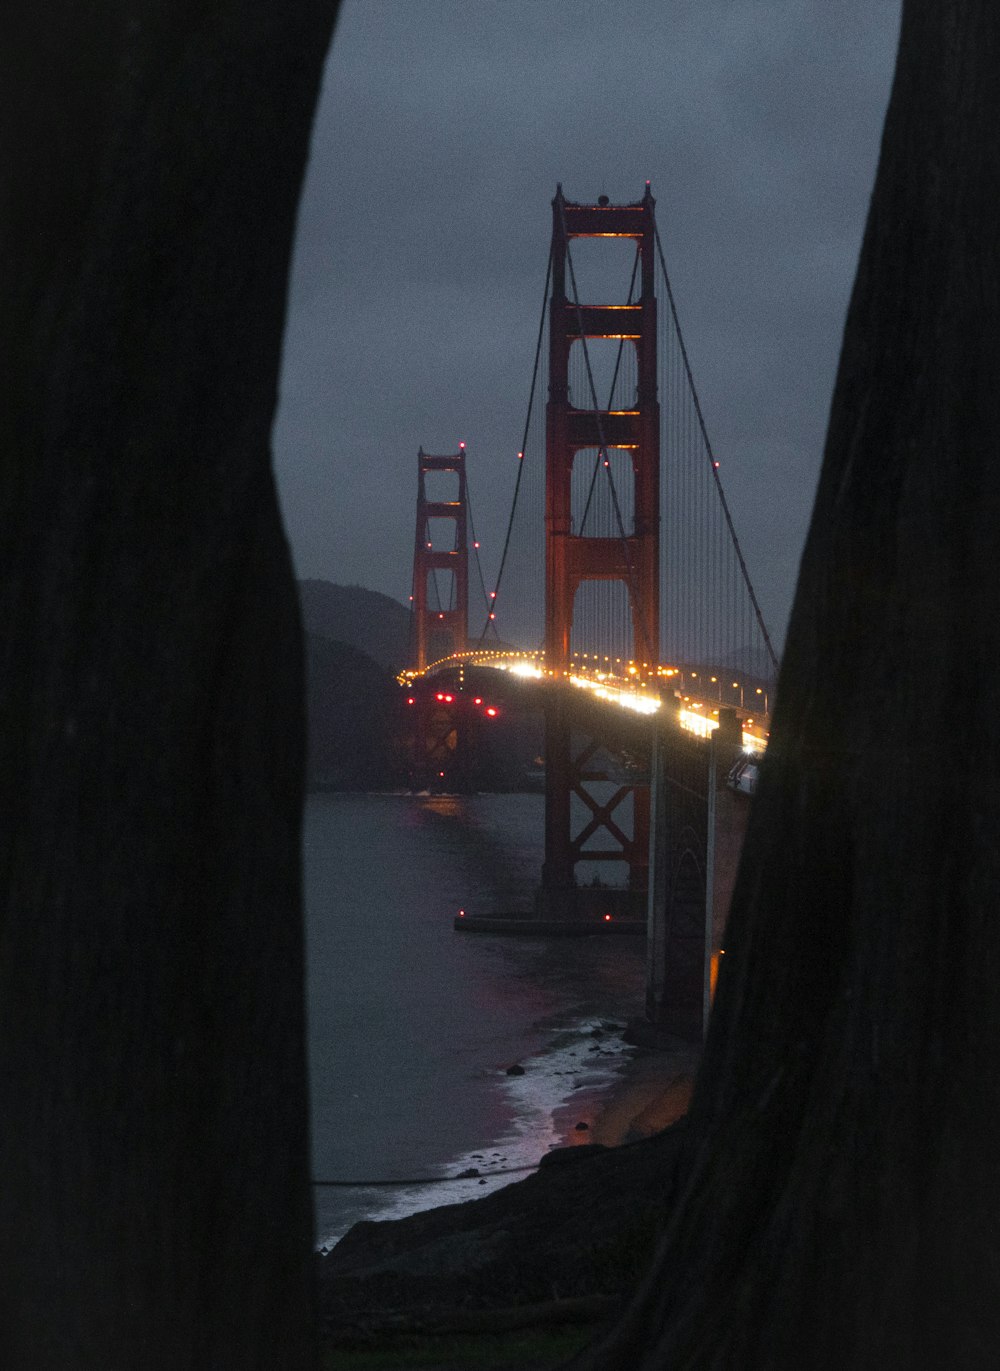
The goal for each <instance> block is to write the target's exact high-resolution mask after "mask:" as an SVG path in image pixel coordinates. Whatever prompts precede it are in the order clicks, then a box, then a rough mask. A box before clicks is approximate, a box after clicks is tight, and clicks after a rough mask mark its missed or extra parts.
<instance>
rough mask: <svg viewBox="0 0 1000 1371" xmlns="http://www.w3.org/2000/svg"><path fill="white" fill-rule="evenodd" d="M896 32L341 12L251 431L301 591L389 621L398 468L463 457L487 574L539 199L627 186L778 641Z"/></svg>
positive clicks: (682, 13) (532, 7)
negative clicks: (277, 494)
mask: <svg viewBox="0 0 1000 1371" xmlns="http://www.w3.org/2000/svg"><path fill="white" fill-rule="evenodd" d="M898 19H899V4H898V0H839V2H838V0H834V2H833V3H831V2H830V0H827V2H826V3H820V0H815V3H810V2H809V0H773V2H769V3H763V2H762V3H750V0H745V2H744V3H727V2H725V0H707V2H706V0H698V2H697V3H695V2H694V0H672V2H670V0H635V3H632V4H631V5H630V6H629V7H628V9H627V11H622V10H619V9H618V7H613V6H608V5H606V4H605V3H603V2H602V3H596V2H595V3H580V2H579V0H578V2H577V3H575V4H571V5H567V4H564V3H555V0H506V2H505V3H503V4H500V3H494V2H493V0H477V3H472V4H470V3H468V0H421V3H419V4H415V3H413V0H346V2H345V5H344V8H343V15H342V18H341V22H340V25H339V28H338V33H337V37H336V40H335V43H334V47H333V51H332V53H331V56H330V60H329V64H328V73H327V81H326V85H325V88H324V92H323V97H322V100H321V104H320V108H319V112H318V117H317V124H316V130H315V135H314V142H313V153H312V159H311V164H310V171H309V177H308V182H307V186H306V191H305V195H304V198H303V203H302V207H301V213H300V225H299V238H298V246H297V252H296V261H295V268H294V273H293V280H292V294H291V310H290V317H289V323H288V330H287V336H286V345H285V368H284V378H283V385H282V395H283V400H282V406H281V410H280V413H279V417H278V422H277V425H276V432H275V450H276V465H277V471H278V477H279V483H280V488H281V492H282V499H283V503H284V507H285V516H286V523H287V527H288V531H289V536H290V538H291V541H292V545H293V549H294V551H295V555H296V561H297V564H298V567H299V571H300V574H302V575H315V576H325V577H327V578H329V579H331V580H337V581H345V582H351V581H358V582H360V583H362V584H366V585H369V586H372V587H373V588H375V589H379V590H383V591H385V592H387V593H389V594H392V595H395V596H397V597H398V598H401V599H403V600H405V598H406V596H407V594H408V593H409V577H410V565H409V563H410V556H411V540H412V522H413V500H414V495H415V479H414V458H415V454H416V450H417V448H418V446H420V445H423V446H424V447H425V448H426V449H428V450H432V451H433V450H435V449H437V450H440V451H452V450H454V448H455V446H456V444H457V442H458V441H459V440H460V439H462V440H464V441H466V442H467V443H468V445H469V452H470V458H469V460H470V473H471V479H472V482H473V490H474V494H475V499H476V506H477V518H478V520H479V523H480V525H481V531H482V534H483V544H484V552H485V554H486V557H487V562H488V564H492V562H493V559H494V558H495V555H496V551H497V544H498V541H499V537H500V528H501V525H502V522H503V519H504V517H505V514H506V502H507V500H508V499H509V494H510V483H511V480H512V478H513V471H512V467H511V458H512V456H513V453H514V452H515V451H516V448H517V446H518V444H519V442H520V433H521V426H522V424H523V420H524V410H525V405H526V402H527V390H528V385H529V382H530V369H531V359H532V355H533V349H534V341H535V331H536V329H537V324H538V312H539V307H540V303H541V290H542V283H543V280H544V274H545V262H546V257H547V252H548V240H549V233H550V225H551V219H550V208H549V205H550V201H551V197H552V194H553V192H554V190H555V185H556V182H557V181H561V182H562V183H563V186H564V188H565V190H566V193H567V195H568V196H569V197H570V198H575V199H581V200H586V199H590V198H592V197H594V196H596V195H597V194H599V193H606V194H608V195H610V196H611V197H612V199H619V198H620V199H634V198H637V197H638V196H639V195H640V194H641V193H642V189H643V184H644V182H645V179H646V177H650V178H651V180H652V183H653V190H654V194H655V195H656V197H657V213H658V219H659V222H660V230H661V234H662V235H663V239H664V246H665V250H666V253H667V259H668V267H669V269H670V272H671V277H672V280H673V283H674V288H675V291H676V294H677V299H678V307H679V309H680V312H681V322H682V325H683V327H684V329H685V333H686V336H687V340H688V346H689V350H690V353H691V358H692V363H693V366H694V368H695V376H696V380H697V383H698V386H699V390H700V392H701V395H702V400H703V403H704V407H705V412H706V416H707V419H708V423H709V429H710V432H711V435H712V439H713V443H714V445H715V447H716V449H717V452H718V455H719V457H720V460H721V461H722V463H723V467H722V471H723V476H724V478H725V482H726V486H727V490H728V492H729V495H730V499H731V503H732V506H733V509H734V515H735V517H736V520H737V524H738V527H739V529H740V533H741V537H742V539H743V542H744V546H745V549H746V553H747V558H748V561H749V563H750V567H751V572H752V574H753V575H754V577H755V580H756V581H757V582H758V583H759V590H760V594H761V598H762V601H763V603H764V606H765V612H766V613H767V615H768V617H769V619H770V620H771V621H772V623H773V624H774V626H775V628H776V630H777V631H778V633H779V634H780V633H781V632H782V631H783V627H784V621H785V618H786V616H787V612H788V607H789V603H790V597H791V591H792V587H793V583H794V577H795V573H796V569H797V565H798V558H799V553H800V549H801V543H802V539H803V537H804V534H805V528H806V522H807V519H808V514H809V509H810V505H811V500H812V494H813V489H814V486H815V481H816V476H817V473H818V467H819V460H820V453H821V446H822V440H823V433H824V428H825V423H826V415H827V408H828V405H829V396H830V392H831V389H832V384H833V376H834V369H835V365H836V357H837V351H838V348H839V342H840V332H841V329H842V325H843V318H844V313H845V310H846V306H847V299H848V294H849V291H850V287H851V282H852V279H853V274H854V267H855V261H856V257H857V252H858V247H859V244H860V238H861V233H862V229H863V225H864V216H865V212H866V209H867V203H868V197H869V193H870V188H871V184H872V180H873V177H874V170H875V164H876V158H877V153H878V140H879V135H880V130H881V121H882V115H883V112H884V108H885V103H886V100H887V97H888V92H889V83H890V79H891V71H892V61H893V57H894V50H895V41H896V33H897V28H898ZM491 553H492V556H491Z"/></svg>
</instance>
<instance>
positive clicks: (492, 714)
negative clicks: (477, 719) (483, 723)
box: [486, 705, 498, 719]
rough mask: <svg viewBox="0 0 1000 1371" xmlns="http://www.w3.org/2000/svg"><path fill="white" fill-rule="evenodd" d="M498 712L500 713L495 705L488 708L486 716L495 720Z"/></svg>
mask: <svg viewBox="0 0 1000 1371" xmlns="http://www.w3.org/2000/svg"><path fill="white" fill-rule="evenodd" d="M497 712H498V711H497V710H496V709H495V708H494V706H493V705H487V706H486V715H487V718H490V719H495V718H496V717H497Z"/></svg>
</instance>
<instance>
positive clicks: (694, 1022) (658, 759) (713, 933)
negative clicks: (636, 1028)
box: [646, 709, 749, 1042]
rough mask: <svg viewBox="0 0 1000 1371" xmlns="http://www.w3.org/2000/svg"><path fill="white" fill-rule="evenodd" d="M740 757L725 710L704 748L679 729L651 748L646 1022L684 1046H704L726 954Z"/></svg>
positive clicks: (742, 826)
mask: <svg viewBox="0 0 1000 1371" xmlns="http://www.w3.org/2000/svg"><path fill="white" fill-rule="evenodd" d="M741 752H742V740H741V730H740V726H739V723H738V720H737V718H736V714H735V712H734V711H732V710H725V709H724V710H721V711H720V720H719V727H718V729H717V730H716V731H715V732H714V733H713V734H712V735H711V737H710V738H709V740H708V741H707V742H706V741H704V740H701V739H697V738H694V737H691V736H690V735H688V734H685V733H684V732H683V730H681V729H680V728H678V729H676V730H671V732H670V733H669V734H667V733H664V732H659V731H658V733H657V735H656V739H655V742H654V747H653V767H652V771H653V786H652V792H653V794H652V807H653V817H652V824H651V833H650V882H649V894H648V905H647V918H648V929H647V944H646V948H647V953H646V955H647V975H646V1018H647V1020H648V1022H649V1024H650V1025H652V1027H653V1029H654V1030H655V1031H656V1032H657V1033H662V1034H670V1035H672V1036H675V1037H680V1038H685V1039H687V1040H688V1041H694V1042H700V1041H701V1040H702V1039H703V1038H704V1035H705V1029H706V1027H707V1024H708V1015H709V1010H710V1008H711V1001H712V992H713V989H714V985H715V976H716V974H717V971H718V964H719V958H720V957H721V956H723V955H724V948H725V928H726V918H727V916H728V912H729V904H730V900H731V898H732V893H733V886H734V884H735V881H736V872H737V868H738V866H739V859H740V852H741V850H742V847H743V835H744V833H745V831H746V820H747V810H748V804H749V801H748V799H747V797H745V796H743V795H740V794H738V793H737V792H735V791H734V790H731V789H730V788H729V786H728V785H727V784H726V780H727V777H728V774H729V771H730V769H731V768H732V766H733V764H734V763H735V762H736V761H737V759H738V758H739V757H740V755H741Z"/></svg>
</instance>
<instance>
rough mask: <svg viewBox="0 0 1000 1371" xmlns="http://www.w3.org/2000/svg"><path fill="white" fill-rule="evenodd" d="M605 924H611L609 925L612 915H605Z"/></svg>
mask: <svg viewBox="0 0 1000 1371" xmlns="http://www.w3.org/2000/svg"><path fill="white" fill-rule="evenodd" d="M604 922H605V923H606V924H609V923H610V922H611V915H610V914H605V916H604Z"/></svg>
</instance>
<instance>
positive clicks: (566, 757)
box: [538, 185, 660, 918]
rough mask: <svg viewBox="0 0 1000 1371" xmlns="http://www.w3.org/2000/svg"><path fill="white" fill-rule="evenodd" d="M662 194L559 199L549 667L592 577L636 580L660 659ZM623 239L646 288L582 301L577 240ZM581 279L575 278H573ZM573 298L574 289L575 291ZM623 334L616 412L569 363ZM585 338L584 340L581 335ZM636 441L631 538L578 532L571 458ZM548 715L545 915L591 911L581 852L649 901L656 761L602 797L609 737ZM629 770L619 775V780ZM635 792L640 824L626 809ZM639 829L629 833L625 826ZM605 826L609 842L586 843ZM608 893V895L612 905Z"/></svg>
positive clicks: (644, 648)
mask: <svg viewBox="0 0 1000 1371" xmlns="http://www.w3.org/2000/svg"><path fill="white" fill-rule="evenodd" d="M654 205H655V201H654V200H653V197H652V195H651V193H650V190H649V187H648V185H647V187H646V193H645V195H644V196H643V198H642V200H641V201H638V202H637V203H634V204H627V205H612V204H610V203H609V202H608V200H607V197H606V196H601V198H600V200H599V201H598V203H597V204H574V203H571V202H570V201H568V200H566V199H565V198H564V197H563V193H562V187H561V186H560V187H559V188H558V189H557V191H556V196H555V199H554V200H553V202H552V294H551V298H550V302H549V400H548V407H547V411H546V456H545V470H546V479H545V487H546V489H545V564H546V573H545V575H546V583H545V660H546V667H547V668H548V669H554V670H556V671H560V670H566V669H567V668H568V666H569V664H570V644H571V634H572V628H573V607H574V601H575V597H576V592H577V589H578V587H579V586H580V585H581V583H582V582H584V581H588V580H603V581H620V582H623V583H624V584H625V585H626V586H627V588H628V602H629V605H630V609H631V618H632V630H633V643H634V649H633V650H634V652H635V655H636V658H637V659H639V660H641V661H646V662H648V663H650V665H652V666H653V667H654V668H655V666H656V664H657V663H658V661H659V487H660V454H659V432H660V416H659V402H658V399H657V379H656V378H657V358H656V297H655V293H654V261H655V251H656V243H655V226H654V217H653V216H654ZM595 237H597V238H626V239H631V240H633V241H634V242H635V243H636V245H637V247H638V252H639V270H640V281H641V287H640V298H639V300H638V302H637V303H630V304H624V305H623V304H589V303H588V304H584V303H581V302H578V301H577V300H576V299H571V298H570V297H569V296H568V295H567V290H566V286H567V279H566V278H567V265H568V259H569V252H570V243H571V242H572V240H573V239H576V238H595ZM571 279H572V278H571ZM574 296H575V290H574ZM591 338H598V339H624V340H627V341H628V342H630V343H631V344H633V345H634V347H635V350H636V354H637V356H636V363H637V368H636V374H637V396H636V401H635V405H634V408H631V409H626V410H609V409H602V408H600V407H598V403H597V397H596V396H594V395H591V396H590V397H589V404H587V403H586V400H585V407H576V406H574V405H572V404H571V403H570V395H569V364H570V352H571V349H572V346H573V343H574V342H575V341H577V340H587V339H591ZM584 346H585V342H584ZM608 448H615V449H621V448H624V449H627V450H628V452H629V455H630V457H631V467H632V477H633V481H634V490H633V500H632V509H633V514H634V517H633V520H632V527H631V528H629V529H627V530H625V531H624V532H625V536H623V537H604V536H601V537H587V536H582V535H581V534H579V533H577V532H575V531H574V528H573V524H572V501H571V483H572V474H573V463H574V460H575V458H576V455H577V453H578V452H580V451H581V450H583V449H591V450H593V449H597V450H598V452H599V455H600V457H601V458H604V459H605V460H606V458H607V449H608ZM554 694H555V695H556V696H557V697H558V698H557V699H555V700H554V701H553V702H552V704H551V705H550V707H549V708H548V710H547V713H546V754H545V757H546V806H545V864H544V866H543V869H542V889H541V891H540V892H539V898H538V906H539V913H541V914H542V915H543V916H547V917H562V918H575V917H581V916H582V917H587V916H588V914H590V913H591V912H592V911H590V910H589V909H588V908H587V897H586V896H585V892H584V891H583V890H581V889H578V888H577V886H576V881H575V868H576V865H577V863H578V862H582V861H587V862H593V861H608V862H612V861H614V862H621V861H625V862H626V863H627V864H628V870H629V891H630V895H631V899H630V900H627V901H626V902H625V907H626V908H627V909H628V912H629V913H632V914H635V915H638V914H639V913H640V912H641V910H642V908H643V902H644V892H645V890H646V885H647V877H648V863H649V855H648V854H649V780H648V777H649V759H648V758H644V759H643V763H642V765H641V766H640V767H639V768H638V769H637V771H638V774H635V773H633V777H632V778H631V779H632V780H633V781H634V783H626V784H620V785H619V786H618V788H617V790H616V791H615V793H614V794H613V795H612V796H611V797H610V799H605V800H598V799H597V798H596V797H595V795H594V793H593V790H592V786H591V784H590V783H592V782H594V781H595V780H603V781H607V779H608V777H607V776H606V775H604V774H602V773H601V772H600V770H599V768H598V769H596V770H595V761H594V758H595V754H597V752H598V749H599V747H600V742H594V741H590V742H585V743H584V744H583V746H582V747H578V746H577V740H576V739H575V738H574V730H573V728H572V727H571V724H570V720H569V713H568V706H567V704H566V700H565V698H564V692H562V691H559V692H554ZM618 779H619V780H621V778H620V777H619V778H618ZM574 794H575V795H576V796H578V798H579V799H580V800H581V801H582V802H583V804H584V805H585V807H586V810H587V812H588V813H589V815H590V821H589V822H588V823H586V824H585V825H584V827H583V828H582V829H581V830H580V832H579V833H577V834H576V835H574V833H573V826H572V810H571V799H572V796H573V795H574ZM629 801H630V802H631V809H632V815H631V823H630V824H629V823H628V822H627V820H626V819H625V817H624V816H625V813H626V808H627V805H628V803H629ZM629 829H631V832H629V831H628V830H629ZM598 834H599V835H600V838H599V841H600V846H599V847H598V848H595V847H593V846H590V847H587V846H585V845H586V844H587V843H592V842H593V841H594V839H595V837H596V836H597V835H598ZM607 902H608V901H607V899H606V898H605V899H604V904H607Z"/></svg>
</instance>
